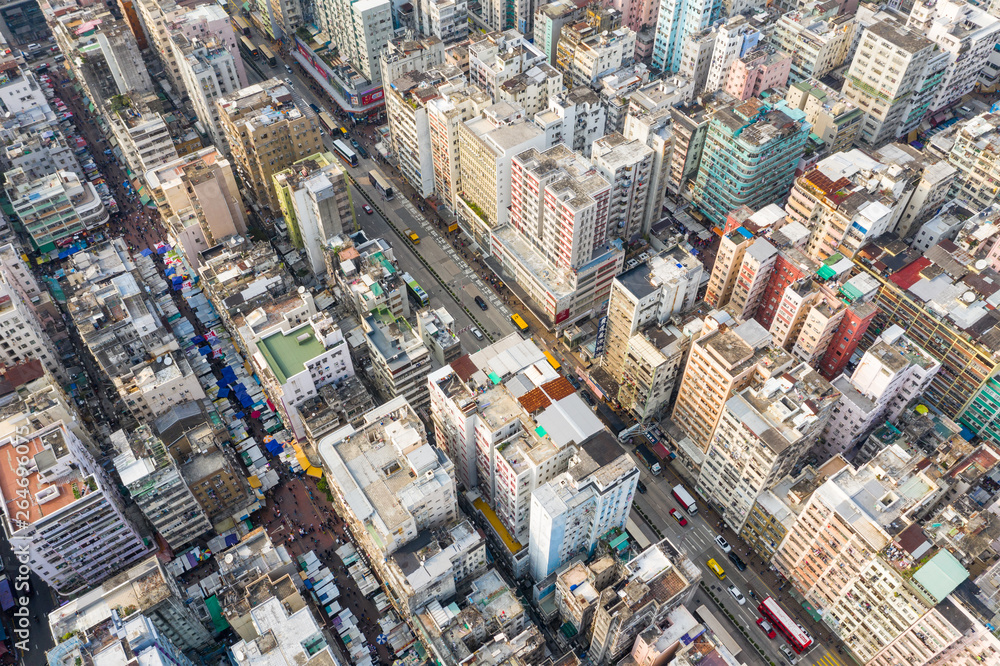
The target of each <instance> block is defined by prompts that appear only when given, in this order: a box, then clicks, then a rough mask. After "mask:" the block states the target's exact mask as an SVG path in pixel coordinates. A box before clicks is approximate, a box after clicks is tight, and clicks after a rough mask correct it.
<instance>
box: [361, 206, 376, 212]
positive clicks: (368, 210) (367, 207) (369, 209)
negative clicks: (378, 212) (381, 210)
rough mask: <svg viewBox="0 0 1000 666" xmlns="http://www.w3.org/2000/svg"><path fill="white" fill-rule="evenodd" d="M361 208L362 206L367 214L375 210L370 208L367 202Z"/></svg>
mask: <svg viewBox="0 0 1000 666" xmlns="http://www.w3.org/2000/svg"><path fill="white" fill-rule="evenodd" d="M362 208H363V209H364V211H365V212H366V213H368V214H369V215H371V214H372V213H374V212H375V209H373V208H372V207H371V206H369V205H368V204H365V205H364V206H362Z"/></svg>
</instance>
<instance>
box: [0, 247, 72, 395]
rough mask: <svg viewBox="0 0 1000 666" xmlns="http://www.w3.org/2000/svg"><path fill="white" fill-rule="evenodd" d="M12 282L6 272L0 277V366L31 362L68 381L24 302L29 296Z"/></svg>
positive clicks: (37, 319) (33, 311)
mask: <svg viewBox="0 0 1000 666" xmlns="http://www.w3.org/2000/svg"><path fill="white" fill-rule="evenodd" d="M8 247H9V246H8ZM18 260H20V258H19V257H18ZM14 278H16V274H12V273H10V272H8V271H6V270H5V271H3V272H2V273H0V364H2V365H4V366H9V367H13V366H16V365H18V364H19V363H22V362H24V361H30V360H32V359H34V360H37V361H39V362H40V363H41V364H42V365H43V366H44V367H45V369H46V370H48V371H49V372H51V373H52V375H53V376H55V377H56V378H58V379H59V380H60V381H66V380H68V379H69V377H68V376H67V374H66V369H65V366H64V365H63V362H62V359H61V358H60V356H59V354H58V353H57V351H56V347H55V345H53V344H52V339H51V338H50V337H49V335H48V334H47V333H46V332H45V331H44V330H43V329H42V323H41V320H40V319H39V318H38V316H37V314H36V311H35V310H33V309H32V305H31V301H30V300H29V298H30V297H29V298H26V296H28V294H29V293H30V292H28V291H25V290H24V289H23V288H21V287H20V285H19V284H18V283H17V282H15V281H14Z"/></svg>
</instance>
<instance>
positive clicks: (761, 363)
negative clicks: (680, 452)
mask: <svg viewBox="0 0 1000 666" xmlns="http://www.w3.org/2000/svg"><path fill="white" fill-rule="evenodd" d="M793 360H794V359H793V358H792V356H791V355H790V354H787V353H786V352H784V351H783V350H782V349H781V348H778V347H774V346H772V345H771V336H770V334H768V332H767V331H766V330H765V329H764V328H763V327H761V325H760V324H758V323H757V322H756V321H754V320H749V321H746V322H744V323H742V324H739V325H734V326H733V327H730V326H728V325H726V324H717V323H715V322H714V321H712V320H706V330H705V331H704V334H703V335H702V337H700V338H698V339H695V340H694V341H693V342H692V343H691V352H690V354H689V355H688V361H687V365H686V366H685V368H684V375H683V377H682V378H681V384H680V388H679V390H678V393H677V401H676V402H675V403H674V411H673V414H672V415H671V417H670V418H671V419H672V420H673V422H674V423H676V424H677V425H679V426H680V427H681V429H682V430H684V432H685V433H687V435H688V436H690V437H691V439H692V441H693V442H694V443H695V444H696V445H697V446H698V447H699V448H700V449H701V450H702V451H707V450H708V447H709V445H710V444H711V443H712V434H713V433H714V432H715V428H716V426H717V425H718V424H719V419H720V418H722V413H723V411H724V410H725V408H726V403H727V402H728V401H729V399H730V398H731V397H733V395H735V394H737V393H739V392H740V391H742V390H743V389H745V388H747V387H748V386H750V385H751V383H752V382H753V381H760V380H762V379H763V380H766V379H769V378H771V377H776V376H780V374H781V373H783V372H785V371H786V370H788V369H789V368H790V367H792V363H793Z"/></svg>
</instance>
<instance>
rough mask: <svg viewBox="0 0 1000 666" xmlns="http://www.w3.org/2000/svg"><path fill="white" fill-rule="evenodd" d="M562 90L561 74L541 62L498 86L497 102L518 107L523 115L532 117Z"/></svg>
mask: <svg viewBox="0 0 1000 666" xmlns="http://www.w3.org/2000/svg"><path fill="white" fill-rule="evenodd" d="M562 90H563V75H562V72H560V71H559V70H558V69H556V68H555V67H553V66H551V65H549V64H547V63H544V62H543V63H541V64H539V65H535V66H534V67H532V68H531V69H529V70H527V71H524V72H521V73H520V74H518V75H517V76H514V77H511V78H509V79H507V80H506V81H504V82H503V83H502V84H500V87H499V88H498V90H497V101H498V102H499V101H502V102H510V103H511V104H514V105H517V106H520V107H521V108H523V109H524V112H525V114H527V115H528V116H534V115H535V114H536V113H539V112H541V111H543V110H544V109H546V108H548V106H549V100H551V99H552V98H554V97H555V96H556V95H558V94H559V93H561V92H562Z"/></svg>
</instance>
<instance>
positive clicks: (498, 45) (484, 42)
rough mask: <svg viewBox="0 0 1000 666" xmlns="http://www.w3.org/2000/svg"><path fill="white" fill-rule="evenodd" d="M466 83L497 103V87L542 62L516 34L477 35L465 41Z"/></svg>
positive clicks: (543, 59) (536, 49) (525, 41)
mask: <svg viewBox="0 0 1000 666" xmlns="http://www.w3.org/2000/svg"><path fill="white" fill-rule="evenodd" d="M468 48H469V80H470V82H471V83H472V84H473V85H475V86H478V87H479V88H480V89H482V90H485V91H486V92H488V93H489V94H490V95H491V96H492V97H493V99H494V101H497V92H498V91H499V89H500V86H501V84H503V83H504V81H506V80H507V79H510V78H513V77H515V76H517V75H518V74H520V73H522V72H526V71H528V70H529V69H531V68H532V67H534V66H535V65H540V64H542V63H544V62H546V60H545V54H544V53H542V52H541V51H539V50H538V48H537V47H535V46H534V45H533V44H531V43H530V42H529V41H528V40H527V39H525V38H524V36H523V35H521V34H520V33H519V32H517V31H516V30H507V31H505V32H490V33H486V34H477V35H475V36H473V37H471V38H470V40H469V47H468Z"/></svg>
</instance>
